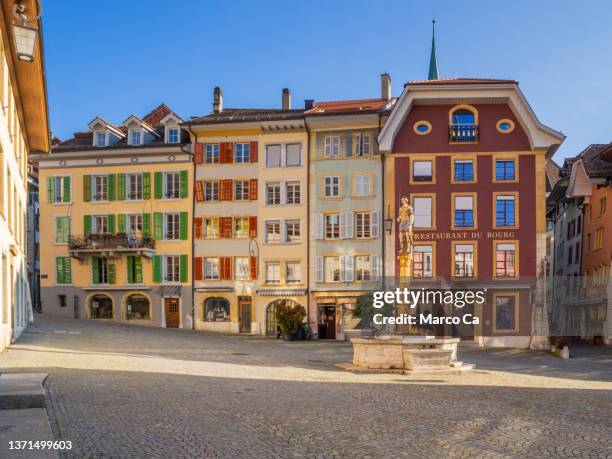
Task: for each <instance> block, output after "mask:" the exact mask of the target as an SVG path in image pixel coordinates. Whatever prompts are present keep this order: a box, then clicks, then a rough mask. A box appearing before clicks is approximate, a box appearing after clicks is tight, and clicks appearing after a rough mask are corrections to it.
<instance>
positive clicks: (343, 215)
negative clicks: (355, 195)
mask: <svg viewBox="0 0 612 459" xmlns="http://www.w3.org/2000/svg"><path fill="white" fill-rule="evenodd" d="M340 239H346V213H344V212H343V213H341V214H340Z"/></svg>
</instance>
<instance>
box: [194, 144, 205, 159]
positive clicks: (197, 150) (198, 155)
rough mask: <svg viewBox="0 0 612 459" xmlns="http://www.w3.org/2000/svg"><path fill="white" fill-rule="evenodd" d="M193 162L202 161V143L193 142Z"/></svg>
mask: <svg viewBox="0 0 612 459" xmlns="http://www.w3.org/2000/svg"><path fill="white" fill-rule="evenodd" d="M195 162H196V164H202V163H203V162H204V144H202V143H196V144H195Z"/></svg>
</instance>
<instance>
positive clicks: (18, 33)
mask: <svg viewBox="0 0 612 459" xmlns="http://www.w3.org/2000/svg"><path fill="white" fill-rule="evenodd" d="M37 2H38V0H37ZM38 11H39V12H38V14H37V15H36V17H34V18H33V19H28V17H27V15H26V6H25V4H24V3H23V0H15V3H14V5H13V15H14V16H15V17H16V18H17V19H19V20H20V21H21V24H17V23H15V22H13V36H14V38H15V49H16V50H17V59H19V60H20V61H24V62H33V61H34V48H35V47H36V34H37V33H38V29H36V28H34V27H29V26H28V25H27V24H28V23H30V22H35V21H38V19H39V18H40V13H41V8H40V5H39V7H38Z"/></svg>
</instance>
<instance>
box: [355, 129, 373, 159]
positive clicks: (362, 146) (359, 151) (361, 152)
mask: <svg viewBox="0 0 612 459" xmlns="http://www.w3.org/2000/svg"><path fill="white" fill-rule="evenodd" d="M353 141H354V142H355V145H354V148H353V152H354V154H355V156H369V155H370V145H371V137H370V134H356V135H355V136H354V137H353Z"/></svg>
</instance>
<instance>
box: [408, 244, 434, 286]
mask: <svg viewBox="0 0 612 459" xmlns="http://www.w3.org/2000/svg"><path fill="white" fill-rule="evenodd" d="M412 271H413V276H414V277H415V278H419V279H423V278H427V277H432V276H433V246H431V245H417V246H415V248H414V261H413V269H412Z"/></svg>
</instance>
